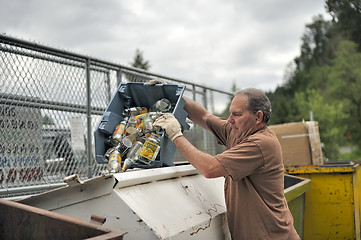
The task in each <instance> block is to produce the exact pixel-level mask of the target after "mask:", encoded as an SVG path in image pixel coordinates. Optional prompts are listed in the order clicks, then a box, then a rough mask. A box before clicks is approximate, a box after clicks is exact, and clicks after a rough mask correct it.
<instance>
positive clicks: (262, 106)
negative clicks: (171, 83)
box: [154, 88, 300, 240]
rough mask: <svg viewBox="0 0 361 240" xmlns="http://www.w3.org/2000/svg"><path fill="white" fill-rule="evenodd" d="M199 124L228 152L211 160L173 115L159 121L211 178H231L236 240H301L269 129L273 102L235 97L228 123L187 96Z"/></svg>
mask: <svg viewBox="0 0 361 240" xmlns="http://www.w3.org/2000/svg"><path fill="white" fill-rule="evenodd" d="M184 99H185V100H186V104H185V107H184V108H185V110H186V111H187V112H188V117H189V119H191V120H192V121H193V122H194V123H195V124H197V125H199V126H201V127H203V128H205V129H207V130H208V131H210V132H212V133H213V134H214V135H215V137H216V138H217V139H218V142H219V143H221V144H223V145H225V146H226V147H227V150H226V151H224V152H223V153H221V154H217V155H215V156H211V155H209V154H207V153H205V152H202V151H200V150H198V149H197V148H196V147H194V146H193V145H192V144H191V143H190V142H189V141H188V140H187V139H186V138H185V137H184V136H183V135H182V132H181V127H180V125H179V123H178V121H177V120H176V119H175V117H174V116H173V115H172V114H166V115H164V116H162V117H161V118H159V119H157V120H156V122H155V124H154V125H155V126H158V127H161V128H163V129H164V130H165V131H166V133H167V135H168V137H169V138H170V139H171V140H172V141H173V142H174V144H175V145H176V146H177V148H178V150H179V151H180V152H181V153H182V155H183V156H184V157H185V158H186V159H187V160H188V161H189V162H190V163H191V164H192V165H193V166H194V167H195V168H197V169H198V170H199V171H200V172H201V173H202V174H203V175H204V176H205V177H206V178H216V177H222V176H223V177H225V190H224V191H225V201H226V207H227V219H228V226H229V230H230V232H231V236H232V239H246V240H252V239H263V240H265V239H277V240H280V239H300V238H299V236H298V234H297V232H296V231H295V229H294V227H293V218H292V215H291V213H290V211H289V209H288V206H287V201H286V199H285V197H284V182H283V181H284V179H283V177H284V175H283V164H282V153H281V146H280V144H279V142H278V140H277V138H276V136H275V134H274V133H273V132H272V131H271V130H269V129H268V128H267V123H268V121H269V119H270V116H271V104H270V101H269V99H268V98H267V96H266V95H265V94H264V93H263V92H262V91H260V90H257V89H253V88H250V89H245V90H241V91H238V92H236V93H235V95H234V98H233V100H232V102H231V105H230V108H229V111H230V116H229V118H228V119H227V120H224V119H221V118H218V117H216V116H214V115H212V114H210V113H209V112H208V111H207V110H206V109H205V108H203V107H202V106H201V105H199V104H198V103H196V102H194V101H192V100H190V99H188V98H185V97H184Z"/></svg>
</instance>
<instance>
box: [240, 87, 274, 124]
mask: <svg viewBox="0 0 361 240" xmlns="http://www.w3.org/2000/svg"><path fill="white" fill-rule="evenodd" d="M237 95H247V96H248V102H247V104H246V109H247V110H248V111H250V112H252V113H256V112H257V111H259V110H260V111H262V113H263V119H262V121H263V122H264V123H268V122H269V120H270V119H271V114H272V108H271V102H270V100H269V99H268V97H267V96H266V94H265V93H264V92H263V91H261V90H258V89H256V88H246V89H242V90H238V91H236V92H235V93H234V96H237Z"/></svg>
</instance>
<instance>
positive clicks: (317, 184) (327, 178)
mask: <svg viewBox="0 0 361 240" xmlns="http://www.w3.org/2000/svg"><path fill="white" fill-rule="evenodd" d="M360 169H361V168H360V166H359V164H357V163H354V162H346V163H331V164H325V165H323V166H295V167H286V168H285V172H286V173H288V174H291V175H297V176H299V177H303V178H308V179H311V187H310V189H309V190H308V191H307V192H306V194H305V212H304V232H303V239H305V240H307V239H309V240H318V239H319V240H326V239H360V200H359V191H360V187H361V184H360V181H361V173H360Z"/></svg>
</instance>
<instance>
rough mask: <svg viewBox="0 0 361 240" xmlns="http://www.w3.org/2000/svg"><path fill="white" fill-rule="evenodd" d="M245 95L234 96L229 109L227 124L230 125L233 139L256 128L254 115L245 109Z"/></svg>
mask: <svg viewBox="0 0 361 240" xmlns="http://www.w3.org/2000/svg"><path fill="white" fill-rule="evenodd" d="M247 101H248V96H247V95H244V94H243V95H236V96H235V97H234V98H233V100H232V102H231V106H230V107H229V112H230V115H229V117H228V120H227V121H228V122H229V123H230V124H232V134H233V135H234V136H235V137H237V138H238V137H240V136H244V135H245V134H248V133H249V132H250V131H252V130H253V129H254V128H255V127H256V119H257V118H256V115H255V114H254V113H250V112H249V111H248V110H247V109H246V104H247Z"/></svg>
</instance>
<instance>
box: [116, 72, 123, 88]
mask: <svg viewBox="0 0 361 240" xmlns="http://www.w3.org/2000/svg"><path fill="white" fill-rule="evenodd" d="M121 82H122V71H121V70H120V69H119V70H117V89H118V86H119V84H120V83H121Z"/></svg>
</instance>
